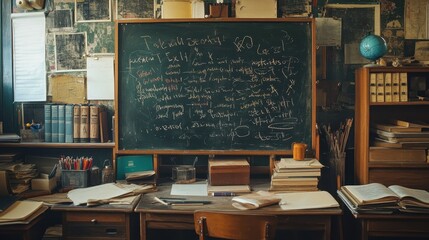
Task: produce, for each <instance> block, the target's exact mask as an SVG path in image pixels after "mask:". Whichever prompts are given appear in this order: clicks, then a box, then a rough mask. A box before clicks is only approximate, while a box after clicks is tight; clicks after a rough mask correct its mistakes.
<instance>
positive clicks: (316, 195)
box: [277, 191, 340, 210]
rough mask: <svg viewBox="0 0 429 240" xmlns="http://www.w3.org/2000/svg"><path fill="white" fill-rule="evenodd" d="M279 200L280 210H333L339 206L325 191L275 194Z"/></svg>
mask: <svg viewBox="0 0 429 240" xmlns="http://www.w3.org/2000/svg"><path fill="white" fill-rule="evenodd" d="M277 196H278V197H280V198H281V201H280V207H281V208H282V210H303V209H321V208H334V207H339V206H340V205H339V204H338V202H337V201H336V200H335V199H334V197H333V196H332V195H331V194H329V193H328V192H326V191H314V192H291V193H281V194H277Z"/></svg>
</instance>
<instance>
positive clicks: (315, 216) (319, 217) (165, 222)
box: [135, 185, 342, 240]
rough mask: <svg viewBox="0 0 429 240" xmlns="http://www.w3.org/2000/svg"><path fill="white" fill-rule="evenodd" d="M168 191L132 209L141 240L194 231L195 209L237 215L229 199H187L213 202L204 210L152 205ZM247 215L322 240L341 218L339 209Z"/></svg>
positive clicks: (161, 188) (267, 209)
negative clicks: (158, 233)
mask: <svg viewBox="0 0 429 240" xmlns="http://www.w3.org/2000/svg"><path fill="white" fill-rule="evenodd" d="M170 190H171V186H170V185H164V186H159V187H158V191H157V192H154V193H147V194H145V195H143V196H142V198H141V199H140V202H139V204H138V205H137V207H136V209H135V211H136V212H138V213H139V214H140V240H146V239H147V233H148V232H147V231H148V229H178V230H193V229H194V211H195V210H197V209H210V210H216V209H218V210H224V211H240V210H238V209H236V208H234V207H233V206H232V204H231V198H232V197H212V196H208V197H190V196H187V197H186V198H187V199H190V200H191V199H192V200H211V201H212V203H211V204H207V205H204V206H165V205H162V204H160V203H154V201H153V198H154V197H155V196H157V197H171V196H170ZM255 190H256V189H255ZM250 211H252V212H259V213H265V214H275V215H277V216H278V218H279V225H278V229H279V230H295V231H296V230H305V231H323V233H324V234H323V239H325V240H328V239H331V222H332V220H333V218H334V217H337V218H338V217H339V216H340V215H341V214H342V210H341V209H340V208H335V209H329V210H328V209H321V210H305V211H283V210H281V208H280V207H279V206H278V205H273V206H268V207H264V208H261V209H257V210H250ZM195 236H196V235H195Z"/></svg>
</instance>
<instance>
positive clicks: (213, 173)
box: [209, 159, 250, 186]
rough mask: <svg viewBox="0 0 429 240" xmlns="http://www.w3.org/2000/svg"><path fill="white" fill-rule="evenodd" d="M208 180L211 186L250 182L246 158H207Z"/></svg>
mask: <svg viewBox="0 0 429 240" xmlns="http://www.w3.org/2000/svg"><path fill="white" fill-rule="evenodd" d="M209 181H210V185H212V186H219V185H248V184H250V165H249V163H248V162H247V160H246V159H218V160H216V159H214V160H209Z"/></svg>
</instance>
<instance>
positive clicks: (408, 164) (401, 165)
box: [368, 162, 429, 169]
mask: <svg viewBox="0 0 429 240" xmlns="http://www.w3.org/2000/svg"><path fill="white" fill-rule="evenodd" d="M368 167H369V168H406V169H410V168H419V169H420V168H428V169H429V163H411V162H398V163H395V162H386V163H369V164H368Z"/></svg>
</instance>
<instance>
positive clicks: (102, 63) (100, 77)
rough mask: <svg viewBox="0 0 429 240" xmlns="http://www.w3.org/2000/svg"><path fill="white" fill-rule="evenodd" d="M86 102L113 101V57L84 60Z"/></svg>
mask: <svg viewBox="0 0 429 240" xmlns="http://www.w3.org/2000/svg"><path fill="white" fill-rule="evenodd" d="M86 67H87V81H86V87H87V98H88V100H113V99H114V95H115V93H114V56H92V57H87V58H86Z"/></svg>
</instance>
